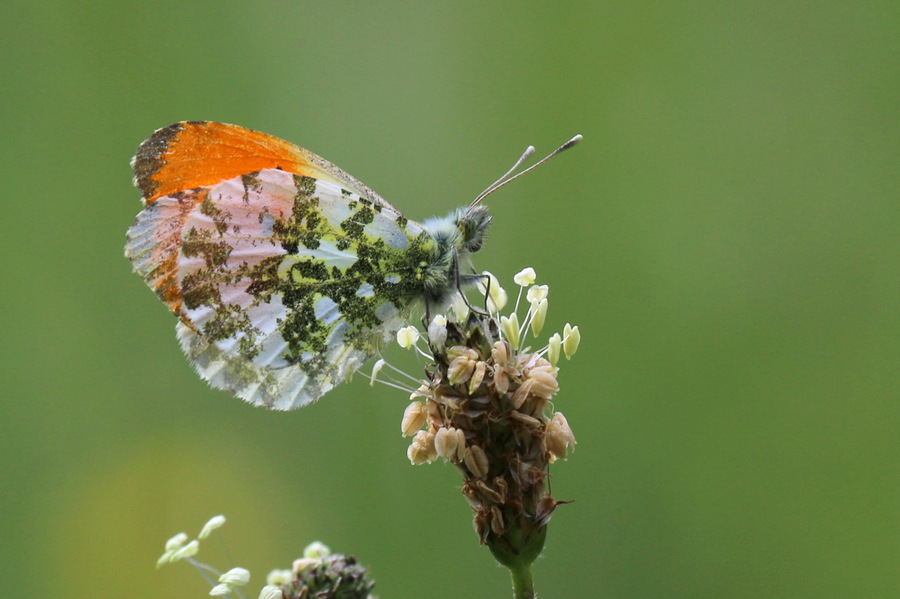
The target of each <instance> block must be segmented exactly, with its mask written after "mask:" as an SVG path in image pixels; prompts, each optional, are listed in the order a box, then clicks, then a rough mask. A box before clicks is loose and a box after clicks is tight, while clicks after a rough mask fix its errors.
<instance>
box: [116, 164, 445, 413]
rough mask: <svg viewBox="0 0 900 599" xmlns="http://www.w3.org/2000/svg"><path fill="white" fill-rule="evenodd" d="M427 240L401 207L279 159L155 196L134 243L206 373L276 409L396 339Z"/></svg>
mask: <svg viewBox="0 0 900 599" xmlns="http://www.w3.org/2000/svg"><path fill="white" fill-rule="evenodd" d="M432 252H433V241H432V240H431V238H430V237H429V236H428V235H427V234H425V233H424V231H423V229H422V228H421V226H419V225H417V224H416V223H413V222H407V221H406V220H405V219H404V218H403V217H400V216H399V215H397V214H396V213H395V212H394V211H392V210H388V209H385V208H384V207H383V206H382V205H381V204H378V203H375V202H372V201H370V200H368V199H367V198H364V197H360V196H359V195H358V194H357V193H355V192H354V191H351V190H348V189H344V188H342V187H341V186H339V185H336V184H335V183H334V182H332V181H329V180H316V179H314V178H311V177H304V176H299V175H297V174H293V173H291V172H288V171H286V170H279V169H265V170H262V171H260V172H258V173H251V174H247V175H243V176H237V177H233V178H231V179H228V180H226V181H222V182H221V183H218V184H216V185H212V186H208V187H201V188H198V189H191V190H187V191H181V192H177V193H171V194H169V195H165V196H160V197H157V198H156V199H155V200H154V201H152V202H150V203H148V204H147V207H146V208H145V209H144V211H142V212H141V213H140V214H139V215H138V218H137V220H136V221H135V223H134V225H133V226H132V228H131V229H130V230H129V234H128V244H127V246H126V255H127V256H128V257H129V258H130V259H131V260H132V263H133V265H134V268H135V270H136V271H137V272H138V273H140V274H141V276H143V277H144V279H145V280H146V281H147V283H148V285H150V286H151V287H152V288H154V289H155V290H156V292H157V294H158V295H159V296H160V298H161V299H163V301H165V302H166V303H167V304H168V305H169V307H170V309H172V310H173V311H174V312H175V313H176V314H178V316H179V319H180V322H179V324H178V337H179V340H180V342H181V345H182V348H183V349H184V351H185V353H187V355H188V357H189V358H190V360H191V362H192V363H193V365H194V367H195V368H196V370H197V372H198V373H199V374H200V375H201V376H202V377H203V378H204V379H206V380H207V381H209V382H210V384H212V385H213V386H214V387H217V388H221V389H226V390H228V391H230V392H232V393H234V394H235V395H237V396H238V397H241V398H242V399H245V400H247V401H249V402H251V403H254V404H257V405H265V406H267V407H270V408H274V409H292V408H297V407H300V406H302V405H305V404H307V403H310V402H312V401H315V400H316V399H318V398H319V397H320V396H321V395H322V394H323V393H325V392H326V391H328V390H329V389H331V388H332V387H333V386H334V385H336V384H338V383H340V382H342V381H344V380H346V379H347V378H348V377H349V376H350V375H351V374H352V372H353V371H354V370H356V369H357V368H358V367H359V366H360V365H362V364H363V363H364V362H365V361H366V360H368V359H369V358H370V357H371V356H372V355H373V354H374V353H375V352H376V351H377V350H378V349H379V348H380V346H381V345H382V344H383V343H384V342H386V341H387V340H389V339H390V338H391V337H392V336H393V334H394V333H395V332H396V330H397V329H398V328H399V327H400V326H402V325H403V323H404V322H405V319H406V316H407V312H408V308H409V306H410V304H411V303H412V302H413V301H414V300H415V299H416V298H417V297H419V296H420V295H421V289H422V287H421V281H420V280H419V279H418V278H417V275H418V269H419V268H420V266H419V265H420V264H421V263H422V262H426V261H427V260H428V258H429V257H430V256H431V254H432Z"/></svg>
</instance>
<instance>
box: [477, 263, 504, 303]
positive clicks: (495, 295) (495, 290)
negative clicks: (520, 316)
mask: <svg viewBox="0 0 900 599" xmlns="http://www.w3.org/2000/svg"><path fill="white" fill-rule="evenodd" d="M481 274H482V275H484V276H485V277H487V278H488V282H485V281H484V277H482V279H481V282H479V283H478V288H479V289H480V290H481V292H482V293H489V297H488V298H487V306H488V310H489V311H491V312H499V311H500V310H502V309H503V306H505V305H506V301H507V300H508V299H509V297H508V296H507V295H506V291H504V289H503V287H501V286H500V281H498V280H497V277H495V276H494V275H492V274H491V273H489V272H488V271H484V272H483V273H481Z"/></svg>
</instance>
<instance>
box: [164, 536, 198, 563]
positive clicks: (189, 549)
mask: <svg viewBox="0 0 900 599" xmlns="http://www.w3.org/2000/svg"><path fill="white" fill-rule="evenodd" d="M198 551H200V542H199V541H197V539H194V540H193V541H191V542H190V543H188V544H187V545H185V546H184V547H182V548H181V549H178V550H177V551H174V552H172V556H171V557H170V558H169V561H170V562H177V561H178V560H182V559H184V558H186V557H194V556H195V555H197V552H198Z"/></svg>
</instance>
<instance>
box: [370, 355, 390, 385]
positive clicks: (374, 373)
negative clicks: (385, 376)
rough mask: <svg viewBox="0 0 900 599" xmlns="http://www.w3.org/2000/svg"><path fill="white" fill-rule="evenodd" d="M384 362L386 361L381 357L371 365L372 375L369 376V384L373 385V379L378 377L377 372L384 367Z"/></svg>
mask: <svg viewBox="0 0 900 599" xmlns="http://www.w3.org/2000/svg"><path fill="white" fill-rule="evenodd" d="M385 363H386V362H385V361H384V360H383V359H380V360H378V361H377V362H375V364H374V365H373V366H372V375H371V376H370V377H369V386H372V387H374V386H375V379H377V378H378V373H379V372H381V369H382V368H384V365H385Z"/></svg>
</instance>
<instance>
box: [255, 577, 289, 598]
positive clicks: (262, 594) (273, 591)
mask: <svg viewBox="0 0 900 599" xmlns="http://www.w3.org/2000/svg"><path fill="white" fill-rule="evenodd" d="M288 582H290V581H288ZM283 596H284V595H282V593H281V589H280V588H278V587H276V586H272V585H269V584H267V585H266V586H264V587H263V588H262V589H261V590H260V591H259V599H281V598H282V597H283Z"/></svg>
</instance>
